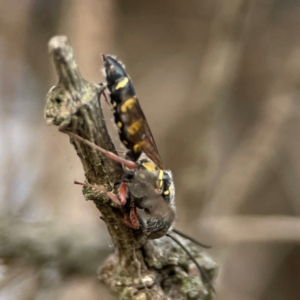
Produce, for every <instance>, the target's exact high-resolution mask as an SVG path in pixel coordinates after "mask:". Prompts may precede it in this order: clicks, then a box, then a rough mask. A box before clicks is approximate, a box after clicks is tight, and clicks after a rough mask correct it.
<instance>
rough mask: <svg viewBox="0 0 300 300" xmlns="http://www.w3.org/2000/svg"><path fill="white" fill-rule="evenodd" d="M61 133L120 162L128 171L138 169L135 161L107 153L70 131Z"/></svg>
mask: <svg viewBox="0 0 300 300" xmlns="http://www.w3.org/2000/svg"><path fill="white" fill-rule="evenodd" d="M61 132H63V133H66V134H68V135H69V136H71V137H72V138H74V139H77V140H79V141H81V142H82V143H84V144H86V145H88V146H90V147H91V148H93V149H94V150H96V151H99V152H101V153H103V154H104V155H106V157H108V158H110V159H111V160H113V161H115V162H118V163H120V164H123V165H124V166H125V167H127V168H128V169H137V168H138V164H136V163H135V162H133V161H130V160H127V159H124V158H122V157H120V156H118V155H116V154H114V153H112V152H110V151H107V150H105V149H103V148H101V147H99V146H97V145H96V144H94V143H92V142H90V141H88V140H86V139H84V138H82V137H81V136H79V135H77V134H75V133H72V132H68V131H64V130H61Z"/></svg>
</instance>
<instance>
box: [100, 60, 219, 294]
mask: <svg viewBox="0 0 300 300" xmlns="http://www.w3.org/2000/svg"><path fill="white" fill-rule="evenodd" d="M102 57H103V61H104V71H105V76H106V81H107V88H108V90H109V92H110V103H111V105H112V107H113V113H114V121H115V124H116V126H117V127H118V130H119V137H120V140H121V142H122V143H123V145H124V146H125V147H126V148H127V149H128V151H127V153H126V158H127V161H130V164H127V163H126V162H125V163H124V166H125V167H126V169H127V179H128V181H127V183H122V184H121V186H120V188H119V201H121V202H122V204H123V205H124V202H125V199H126V201H127V200H128V201H129V203H130V205H131V211H130V218H129V221H125V222H124V223H125V224H127V225H128V226H130V227H132V228H135V229H141V230H143V232H144V233H145V234H146V235H147V236H148V238H150V239H156V238H160V237H162V236H164V235H167V236H169V237H170V238H171V239H173V240H174V241H175V242H176V243H178V244H179V245H180V246H181V247H182V248H183V249H184V250H185V251H186V252H187V254H188V255H189V256H190V258H191V259H192V260H193V261H194V262H195V264H196V265H197V267H198V269H199V271H200V273H201V275H202V277H203V278H204V279H205V280H206V281H207V282H208V283H209V284H210V285H211V283H210V281H209V279H208V277H207V275H206V274H205V272H204V270H202V268H201V266H200V265H199V264H198V262H197V261H196V260H195V258H194V257H193V256H192V255H191V253H190V252H189V250H188V249H187V248H186V247H185V246H184V245H183V244H182V243H181V242H180V241H179V240H178V239H177V238H176V237H174V236H173V235H172V234H171V231H173V232H175V233H177V234H179V235H181V236H183V237H185V238H188V239H190V240H191V241H193V242H195V243H197V244H198V245H200V246H202V247H208V246H206V245H203V244H202V243H199V242H198V241H196V240H194V239H193V238H191V237H189V236H187V235H185V234H184V233H182V232H180V231H178V230H176V229H174V228H173V224H174V221H175V216H176V214H175V188H174V182H173V178H172V173H171V171H169V170H165V169H164V166H163V163H162V160H161V157H160V155H159V152H158V149H157V146H156V143H155V140H154V138H153V135H152V132H151V130H150V127H149V125H148V122H147V120H146V118H145V115H144V113H143V111H142V109H141V106H140V103H139V100H138V98H137V96H136V93H135V90H134V87H133V85H132V82H131V79H130V77H129V76H128V75H127V73H126V71H125V68H124V66H123V65H122V63H121V62H119V61H118V60H117V59H116V58H114V57H112V56H109V55H103V56H102ZM143 154H144V155H146V158H142V159H140V158H141V156H142V155H143ZM131 162H134V163H135V165H134V167H133V165H132V164H131ZM115 200H116V199H115ZM136 207H137V208H138V209H139V212H137V210H136ZM211 287H212V285H211ZM212 289H213V287H212Z"/></svg>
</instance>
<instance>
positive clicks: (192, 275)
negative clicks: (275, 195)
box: [45, 36, 217, 299]
mask: <svg viewBox="0 0 300 300" xmlns="http://www.w3.org/2000/svg"><path fill="white" fill-rule="evenodd" d="M49 51H50V54H51V55H52V57H53V60H54V64H55V67H56V71H57V75H58V77H59V81H58V83H57V85H56V86H54V87H53V88H51V89H50V91H49V93H48V95H47V97H46V107H45V118H46V121H47V123H48V124H50V125H56V126H58V127H59V129H60V130H61V131H64V132H70V133H75V134H77V135H79V136H81V137H83V138H85V139H87V140H89V141H91V142H93V143H95V144H96V145H99V146H101V147H103V148H105V149H107V150H110V151H113V152H115V149H114V145H113V144H112V141H111V139H110V136H109V134H108V131H107V128H106V124H105V121H104V118H103V115H102V110H101V106H100V95H101V92H102V91H103V89H104V88H103V87H101V86H100V85H98V84H95V83H90V82H87V81H86V80H84V79H83V78H82V77H81V75H80V72H79V69H78V67H77V64H76V62H75V60H74V56H73V50H72V48H71V47H70V46H69V45H68V41H67V38H66V37H63V36H57V37H54V38H52V39H51V40H50V42H49ZM70 140H71V143H72V145H73V146H74V148H75V150H76V152H77V154H78V156H79V157H80V159H81V162H82V165H83V168H84V171H85V176H86V181H87V182H88V183H89V184H91V185H94V186H96V185H101V186H105V188H106V189H107V190H109V191H111V190H113V187H114V183H116V182H120V180H122V175H123V169H122V167H121V166H120V165H119V164H117V163H115V162H113V161H111V160H110V159H108V158H107V157H105V156H104V155H103V154H101V153H99V152H96V151H95V150H93V149H92V148H91V147H89V146H87V145H85V144H83V143H81V142H80V141H78V140H76V139H73V138H70ZM83 194H84V196H85V198H86V199H87V200H92V201H94V203H95V204H96V206H97V208H98V209H99V211H100V212H101V215H102V218H103V220H104V221H105V223H106V225H107V228H108V231H109V233H110V235H111V237H112V240H113V243H114V245H115V253H114V254H112V255H111V256H110V257H109V258H108V259H107V260H106V262H105V263H104V265H103V267H102V269H101V271H100V273H99V278H100V279H101V280H102V281H103V282H104V283H106V284H107V285H109V287H110V288H111V290H112V291H114V292H116V293H117V294H118V295H119V298H120V299H211V298H212V297H213V294H212V291H211V290H210V289H209V288H208V286H207V285H206V284H204V283H203V282H202V280H201V278H200V276H199V273H198V271H197V268H196V266H195V265H194V263H193V262H192V261H191V260H190V259H189V258H188V256H187V255H186V253H185V252H184V251H183V250H182V248H180V247H179V246H178V245H177V244H175V243H174V242H173V241H172V240H171V239H170V238H168V237H163V238H161V239H158V240H152V241H147V240H146V238H145V236H143V234H142V233H141V232H138V231H134V230H132V229H130V228H128V227H126V226H125V225H124V224H123V223H122V222H121V221H120V217H121V216H122V212H121V210H120V209H119V208H118V207H116V205H115V204H113V203H112V202H111V201H110V200H109V199H108V197H107V196H106V195H105V194H101V193H99V192H97V190H96V189H95V188H91V187H84V188H83ZM182 242H183V243H184V244H185V245H186V247H188V249H189V250H190V251H191V252H192V253H193V254H194V255H195V257H196V258H197V260H198V261H199V263H200V265H201V266H202V268H203V270H205V271H206V273H207V275H208V277H209V278H210V279H211V280H212V279H213V277H214V276H215V274H216V270H217V265H216V263H215V262H214V261H212V260H211V258H210V257H209V256H207V254H206V253H204V252H203V251H201V250H200V249H198V248H197V247H195V246H194V245H191V244H190V243H189V242H188V243H187V242H186V241H184V240H182ZM95 263H97V262H95Z"/></svg>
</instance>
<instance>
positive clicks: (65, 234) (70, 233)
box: [0, 217, 111, 276]
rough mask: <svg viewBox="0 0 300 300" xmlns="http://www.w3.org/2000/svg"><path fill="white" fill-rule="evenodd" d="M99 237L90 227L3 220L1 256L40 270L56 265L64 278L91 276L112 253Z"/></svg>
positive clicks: (0, 225) (1, 227)
mask: <svg viewBox="0 0 300 300" xmlns="http://www.w3.org/2000/svg"><path fill="white" fill-rule="evenodd" d="M98 236H99V232H96V231H95V230H91V229H90V228H82V227H80V228H76V227H71V228H70V227H67V226H64V225H63V224H58V223H57V222H43V223H41V222H34V223H28V222H23V221H21V220H17V219H15V218H9V217H7V218H1V220H0V257H1V258H2V259H9V260H10V259H21V260H22V261H24V262H25V263H27V264H29V265H31V266H34V267H38V268H43V267H44V266H46V265H48V266H49V265H55V267H56V268H57V269H58V272H59V273H60V274H62V275H63V276H66V275H73V274H76V275H92V274H95V271H96V270H97V268H98V265H97V264H98V263H101V262H102V261H103V260H104V258H105V257H106V256H107V255H108V254H109V253H110V252H111V250H109V248H108V246H105V245H104V244H105V243H103V242H102V241H99V240H98Z"/></svg>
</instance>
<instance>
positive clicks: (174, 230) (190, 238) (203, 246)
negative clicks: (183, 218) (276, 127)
mask: <svg viewBox="0 0 300 300" xmlns="http://www.w3.org/2000/svg"><path fill="white" fill-rule="evenodd" d="M172 231H173V232H175V233H176V234H178V235H180V236H182V237H184V238H186V239H188V240H190V241H191V242H193V243H195V244H196V245H198V246H200V247H202V248H207V249H209V248H211V246H209V245H206V244H203V243H201V242H199V241H197V240H196V239H194V238H193V237H191V236H189V235H187V234H185V233H183V232H181V231H179V230H177V229H175V228H173V229H172Z"/></svg>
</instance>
